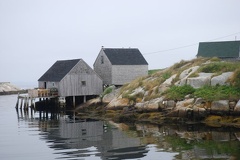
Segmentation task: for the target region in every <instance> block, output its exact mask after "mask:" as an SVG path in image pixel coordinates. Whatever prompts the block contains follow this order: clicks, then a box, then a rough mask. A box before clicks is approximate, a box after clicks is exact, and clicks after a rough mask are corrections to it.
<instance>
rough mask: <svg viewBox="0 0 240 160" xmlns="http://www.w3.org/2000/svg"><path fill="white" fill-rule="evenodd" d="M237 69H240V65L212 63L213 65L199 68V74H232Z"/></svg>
mask: <svg viewBox="0 0 240 160" xmlns="http://www.w3.org/2000/svg"><path fill="white" fill-rule="evenodd" d="M237 68H240V63H233V62H214V63H209V64H206V65H204V66H202V67H200V68H199V72H204V73H223V72H233V71H235V70H236V69H237Z"/></svg>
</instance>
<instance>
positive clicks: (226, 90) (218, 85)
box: [75, 57, 240, 128]
mask: <svg viewBox="0 0 240 160" xmlns="http://www.w3.org/2000/svg"><path fill="white" fill-rule="evenodd" d="M239 68H240V62H230V61H222V60H220V59H218V58H215V57H214V58H196V59H193V60H190V61H180V62H179V63H176V64H174V65H173V66H171V67H169V68H166V69H162V70H154V71H150V72H149V75H148V76H146V77H140V78H138V79H135V80H133V81H132V82H130V83H128V84H125V85H124V86H122V87H121V88H115V87H114V86H110V87H108V88H106V89H105V91H104V92H103V94H102V95H101V96H100V97H99V98H96V99H93V100H90V101H88V102H86V103H85V104H83V105H80V106H78V107H77V108H76V110H75V111H76V112H77V116H79V117H81V118H84V117H85V118H87V117H90V118H97V119H107V120H113V121H115V122H119V123H121V122H124V123H126V122H127V123H132V122H149V123H155V124H164V123H172V124H179V123H185V124H199V123H204V124H206V125H208V126H211V127H229V126H231V127H236V128H240V101H239V100H240V69H239Z"/></svg>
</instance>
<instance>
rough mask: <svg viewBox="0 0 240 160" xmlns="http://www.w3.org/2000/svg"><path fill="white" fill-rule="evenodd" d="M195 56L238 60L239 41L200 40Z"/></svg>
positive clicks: (239, 51)
mask: <svg viewBox="0 0 240 160" xmlns="http://www.w3.org/2000/svg"><path fill="white" fill-rule="evenodd" d="M197 57H218V58H221V59H226V60H240V41H222V42H200V43H199V46H198V54H197Z"/></svg>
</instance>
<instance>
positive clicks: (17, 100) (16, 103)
mask: <svg viewBox="0 0 240 160" xmlns="http://www.w3.org/2000/svg"><path fill="white" fill-rule="evenodd" d="M18 103H19V93H18V97H17V103H16V107H15V108H18Z"/></svg>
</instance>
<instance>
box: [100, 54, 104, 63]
mask: <svg viewBox="0 0 240 160" xmlns="http://www.w3.org/2000/svg"><path fill="white" fill-rule="evenodd" d="M101 63H102V64H103V63H104V59H103V56H101Z"/></svg>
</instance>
